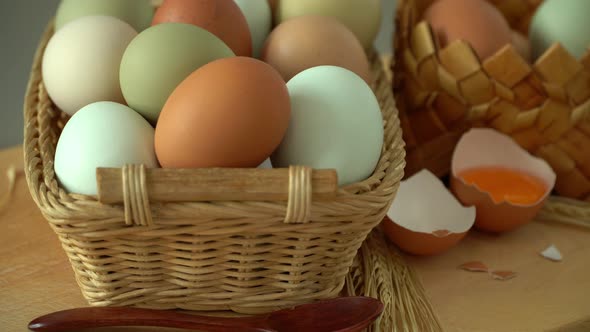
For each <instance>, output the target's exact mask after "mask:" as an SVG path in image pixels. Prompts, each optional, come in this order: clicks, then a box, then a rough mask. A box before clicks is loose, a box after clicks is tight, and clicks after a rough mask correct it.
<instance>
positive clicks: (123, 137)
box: [55, 102, 158, 195]
mask: <svg viewBox="0 0 590 332" xmlns="http://www.w3.org/2000/svg"><path fill="white" fill-rule="evenodd" d="M125 164H144V165H146V166H147V167H149V168H155V167H158V162H157V160H156V154H155V152H154V128H152V126H151V125H150V124H149V123H148V122H147V121H146V120H145V119H144V118H143V117H142V116H141V115H139V114H138V113H137V112H135V111H134V110H132V109H131V108H129V107H127V106H124V105H121V104H117V103H113V102H98V103H93V104H90V105H88V106H86V107H84V108H82V109H81V110H80V111H79V112H77V113H76V114H75V115H74V116H73V117H72V118H71V119H70V120H69V121H68V123H67V124H66V126H65V127H64V129H63V132H62V133H61V135H60V137H59V141H58V143H57V150H56V152H55V174H56V175H57V178H58V180H59V182H60V184H61V185H62V186H63V187H64V188H65V189H66V191H68V192H70V193H77V194H84V195H96V193H97V187H96V168H97V167H117V168H118V167H121V166H124V165H125Z"/></svg>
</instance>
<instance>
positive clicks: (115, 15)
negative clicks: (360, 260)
mask: <svg viewBox="0 0 590 332" xmlns="http://www.w3.org/2000/svg"><path fill="white" fill-rule="evenodd" d="M380 17H381V13H380V1H379V0H322V1H321V2H320V1H317V0H280V1H267V0H164V1H163V2H162V3H161V5H160V6H159V8H157V9H154V7H153V5H152V2H151V1H150V0H125V1H121V0H62V2H61V4H60V7H59V8H58V11H57V14H56V20H55V33H54V35H53V37H52V38H51V40H50V41H49V43H48V45H47V48H46V50H45V53H44V57H43V64H42V73H43V81H44V84H45V87H46V90H47V92H48V94H49V96H50V98H51V100H52V101H53V102H54V104H55V105H56V106H57V107H58V108H59V109H60V110H62V111H63V112H65V113H67V114H68V115H70V116H71V118H70V119H69V121H68V122H67V124H66V126H65V127H64V129H63V131H62V133H61V135H60V137H59V141H58V144H57V150H56V153H55V165H54V167H55V173H56V176H57V178H58V180H59V182H60V184H61V185H62V186H63V187H64V188H65V189H66V190H67V191H68V192H71V193H77V194H84V195H95V194H96V176H95V173H96V168H97V167H121V166H123V165H125V164H144V165H146V166H147V167H152V168H154V167H165V168H201V167H233V168H254V167H259V166H260V165H261V164H268V160H269V158H270V160H272V165H273V166H275V167H288V166H290V165H306V166H310V167H313V168H319V169H321V168H334V169H336V170H337V172H338V175H339V184H340V185H347V184H351V183H354V182H358V181H362V180H364V179H366V178H367V177H369V176H370V175H371V174H372V172H373V171H374V169H375V167H376V165H377V162H378V160H379V157H380V154H381V149H382V146H383V119H382V115H381V111H380V107H379V104H378V101H377V98H376V96H375V95H374V93H373V91H372V90H371V88H370V86H369V84H370V83H371V80H372V77H371V73H370V70H369V61H368V59H367V56H366V52H365V50H366V49H367V48H369V47H371V45H372V43H373V41H374V39H375V36H376V34H377V32H378V28H379V26H380ZM273 21H274V23H273ZM273 24H275V25H276V27H274V29H273V26H274V25H273Z"/></svg>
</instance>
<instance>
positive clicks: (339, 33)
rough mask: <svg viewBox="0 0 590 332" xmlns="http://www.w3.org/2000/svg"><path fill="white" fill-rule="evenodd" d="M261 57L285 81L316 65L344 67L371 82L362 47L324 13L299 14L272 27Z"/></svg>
mask: <svg viewBox="0 0 590 332" xmlns="http://www.w3.org/2000/svg"><path fill="white" fill-rule="evenodd" d="M261 58H262V60H264V61H266V62H267V63H269V64H270V65H271V66H273V67H274V68H275V69H276V70H278V71H279V73H281V75H282V76H283V78H284V79H285V81H289V80H290V79H291V78H293V76H295V75H297V74H298V73H300V72H302V71H304V70H305V69H309V68H312V67H316V66H321V65H332V66H339V67H343V68H346V69H348V70H350V71H352V72H354V73H356V74H357V75H359V76H360V77H361V78H362V79H364V80H365V81H366V82H367V83H370V71H369V61H368V59H367V56H366V54H365V51H364V49H363V46H362V45H361V43H360V42H359V41H358V39H357V38H356V37H355V35H354V34H353V33H352V32H351V31H350V30H348V28H346V26H345V25H344V24H342V23H340V22H338V21H337V20H336V19H334V18H331V17H325V16H301V17H297V18H293V19H290V20H288V21H286V22H284V23H282V24H280V25H279V26H278V27H276V28H275V29H274V31H273V32H272V33H271V34H270V36H269V37H268V39H267V41H266V44H265V46H264V49H263V50H262V57H261Z"/></svg>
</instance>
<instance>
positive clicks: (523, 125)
mask: <svg viewBox="0 0 590 332" xmlns="http://www.w3.org/2000/svg"><path fill="white" fill-rule="evenodd" d="M432 2H433V0H403V1H401V3H400V5H399V8H398V12H397V17H396V29H397V30H396V36H395V46H396V50H395V53H396V54H395V64H394V77H395V82H394V94H395V97H396V101H397V105H398V108H399V110H400V121H401V125H402V128H403V131H404V140H405V141H406V144H407V148H406V150H407V164H408V165H407V168H406V176H409V175H411V174H413V173H415V172H417V171H419V170H420V169H422V168H428V169H430V170H431V171H433V172H434V173H436V174H438V175H439V176H442V175H445V174H447V173H448V172H449V169H450V160H451V156H452V152H453V150H454V147H455V145H456V143H457V141H458V139H459V138H460V136H461V135H462V134H463V133H464V132H465V131H466V130H467V129H469V128H470V127H491V128H495V129H497V130H499V131H501V132H504V133H506V134H508V135H510V136H512V137H513V138H514V139H515V140H516V141H517V142H518V143H519V144H520V145H521V146H523V147H524V148H525V149H527V150H528V151H530V152H531V153H532V154H534V155H536V156H538V157H541V158H544V159H545V160H547V162H548V163H549V164H550V165H551V166H552V167H553V169H554V170H555V172H556V173H557V183H556V192H557V193H558V194H559V195H561V196H563V197H568V198H573V199H576V200H582V201H589V200H590V154H588V152H587V147H588V146H590V117H589V116H588V114H589V112H590V52H589V53H588V54H586V55H585V56H584V57H583V58H582V59H580V60H576V59H575V58H574V57H573V56H572V55H570V54H569V53H568V52H567V51H566V50H565V49H564V48H563V47H561V46H560V45H557V44H556V45H554V46H553V47H551V48H550V49H549V50H547V52H546V53H545V54H544V55H543V56H542V57H541V58H539V59H538V61H536V63H535V64H534V65H531V64H528V63H527V62H526V61H525V60H524V59H523V58H522V57H521V56H520V55H519V54H518V53H517V52H516V50H515V49H514V48H513V47H511V46H506V47H505V48H503V49H501V50H499V51H498V52H497V53H496V54H495V55H493V56H491V57H489V58H488V59H485V60H484V61H482V60H481V59H479V58H478V57H477V55H476V54H475V53H474V51H473V50H472V48H471V47H470V45H468V44H467V43H466V42H463V41H456V42H453V43H451V44H449V45H448V46H447V47H446V48H444V49H441V48H440V47H438V45H437V42H436V41H435V39H434V38H433V35H432V32H431V29H430V27H429V25H428V24H427V23H426V22H424V21H422V20H421V17H422V13H423V12H424V10H425V9H426V8H427V7H428V6H429V5H430V4H431V3H432ZM490 2H492V3H493V4H494V5H495V6H496V7H497V8H499V9H500V10H501V11H502V13H503V14H504V16H505V17H506V18H507V19H508V21H509V22H510V24H511V25H512V27H513V28H514V29H515V30H518V31H520V32H522V33H524V34H526V33H527V29H528V25H529V23H530V20H531V17H532V15H533V14H534V12H535V10H536V8H537V7H538V5H539V4H540V3H541V2H542V0H527V1H523V0H490ZM589 46H590V45H589ZM565 202H569V203H573V202H576V201H573V200H563V199H553V200H551V201H550V202H549V203H548V204H547V206H546V208H545V211H544V212H543V214H544V215H545V217H546V218H552V219H554V220H561V221H571V220H572V219H573V218H577V217H579V216H590V205H586V204H578V203H575V204H569V203H565ZM564 204H565V205H567V206H568V207H569V208H567V209H564V208H563V207H564ZM580 209H582V210H580ZM574 216H575V217H574ZM582 222H583V223H584V224H590V218H588V217H585V219H584V220H583V221H582Z"/></svg>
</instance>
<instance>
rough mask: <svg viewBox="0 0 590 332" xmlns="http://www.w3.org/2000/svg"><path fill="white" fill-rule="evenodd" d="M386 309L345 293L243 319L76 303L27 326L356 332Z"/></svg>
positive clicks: (55, 330) (56, 331) (58, 330)
mask: <svg viewBox="0 0 590 332" xmlns="http://www.w3.org/2000/svg"><path fill="white" fill-rule="evenodd" d="M382 311H383V304H382V303H381V302H380V301H379V300H376V299H373V298H370V297H341V298H336V299H333V300H326V301H320V302H316V303H311V304H304V305H300V306H297V307H294V308H291V309H283V310H279V311H275V312H272V313H269V314H266V315H259V316H253V317H239V318H220V317H206V316H196V315H189V314H183V313H179V312H175V311H161V310H151V309H137V308H122V307H120V308H115V307H112V308H109V307H105V308H78V309H72V310H65V311H58V312H55V313H52V314H49V315H46V316H42V317H39V318H36V319H34V320H33V321H32V322H30V323H29V329H30V330H32V331H39V332H62V331H73V330H74V331H78V329H85V328H95V327H115V326H153V327H171V328H181V329H189V330H199V331H208V332H230V331H243V332H299V331H307V332H356V331H362V330H363V329H365V328H366V327H368V326H369V325H370V324H371V323H372V322H373V321H374V320H375V319H376V318H377V317H378V316H379V315H380V314H381V312H382Z"/></svg>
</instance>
